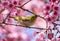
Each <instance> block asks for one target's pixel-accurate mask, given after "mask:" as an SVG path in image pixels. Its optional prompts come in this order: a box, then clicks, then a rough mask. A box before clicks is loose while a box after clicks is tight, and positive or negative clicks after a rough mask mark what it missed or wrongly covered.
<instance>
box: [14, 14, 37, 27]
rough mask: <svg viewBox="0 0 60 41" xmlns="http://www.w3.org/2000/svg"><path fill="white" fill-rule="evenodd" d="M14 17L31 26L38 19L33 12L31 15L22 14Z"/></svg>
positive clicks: (24, 24)
mask: <svg viewBox="0 0 60 41" xmlns="http://www.w3.org/2000/svg"><path fill="white" fill-rule="evenodd" d="M14 19H15V20H16V21H18V22H19V23H20V24H22V25H23V26H26V27H28V26H31V25H33V24H34V23H35V21H36V19H37V15H35V14H32V15H31V16H28V17H27V16H20V17H14Z"/></svg>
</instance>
